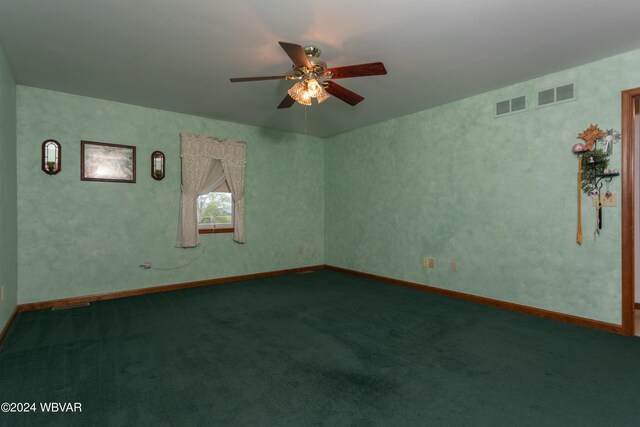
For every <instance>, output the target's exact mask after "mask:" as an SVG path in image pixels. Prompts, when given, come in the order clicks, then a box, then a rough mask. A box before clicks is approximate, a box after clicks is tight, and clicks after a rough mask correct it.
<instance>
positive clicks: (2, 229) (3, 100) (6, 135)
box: [0, 48, 18, 331]
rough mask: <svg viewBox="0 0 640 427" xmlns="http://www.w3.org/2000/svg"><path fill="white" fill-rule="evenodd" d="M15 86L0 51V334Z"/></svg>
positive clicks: (13, 191) (12, 185)
mask: <svg viewBox="0 0 640 427" xmlns="http://www.w3.org/2000/svg"><path fill="white" fill-rule="evenodd" d="M16 202H17V179H16V84H15V82H14V80H13V77H12V75H11V70H9V65H8V64H7V61H6V59H5V57H4V52H3V51H2V48H0V286H2V287H4V300H3V301H0V331H1V330H2V329H3V328H4V326H5V324H6V323H7V321H8V320H9V318H10V317H11V314H12V313H13V311H14V309H15V307H16V300H17V294H18V289H17V286H18V277H17V255H16V252H17V251H16V245H17V235H16V232H17V226H16V222H17V214H16Z"/></svg>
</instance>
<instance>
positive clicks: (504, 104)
mask: <svg viewBox="0 0 640 427" xmlns="http://www.w3.org/2000/svg"><path fill="white" fill-rule="evenodd" d="M526 109H527V97H526V96H524V95H522V96H518V97H516V98H511V99H506V100H504V101H500V102H496V117H501V116H504V115H507V114H511V113H519V112H521V111H525V110H526Z"/></svg>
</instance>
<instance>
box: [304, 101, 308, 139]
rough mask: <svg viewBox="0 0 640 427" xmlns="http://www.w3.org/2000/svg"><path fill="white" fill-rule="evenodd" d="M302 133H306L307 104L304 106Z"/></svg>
mask: <svg viewBox="0 0 640 427" xmlns="http://www.w3.org/2000/svg"><path fill="white" fill-rule="evenodd" d="M304 133H307V106H306V105H305V106H304Z"/></svg>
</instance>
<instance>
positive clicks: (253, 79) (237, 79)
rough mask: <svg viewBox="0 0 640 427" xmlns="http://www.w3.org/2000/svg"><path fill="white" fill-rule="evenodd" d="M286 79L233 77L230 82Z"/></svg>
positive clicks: (281, 78) (284, 77) (277, 77)
mask: <svg viewBox="0 0 640 427" xmlns="http://www.w3.org/2000/svg"><path fill="white" fill-rule="evenodd" d="M286 78H287V76H263V77H233V78H230V79H229V81H230V82H231V83H239V82H257V81H260V80H283V79H286Z"/></svg>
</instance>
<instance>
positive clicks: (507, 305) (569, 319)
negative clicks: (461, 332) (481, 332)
mask: <svg viewBox="0 0 640 427" xmlns="http://www.w3.org/2000/svg"><path fill="white" fill-rule="evenodd" d="M326 268H328V269H330V270H334V271H339V272H342V273H348V274H354V275H356V276H361V277H366V278H367V279H373V280H379V281H381V282H386V283H391V284H394V285H399V286H404V287H407V288H412V289H418V290H421V291H426V292H431V293H435V294H439V295H446V296H449V297H454V298H458V299H463V300H466V301H472V302H476V303H480V304H485V305H490V306H492V307H498V308H502V309H505V310H510V311H517V312H519V313H525V314H530V315H533V316H538V317H545V318H547V319H553V320H559V321H561V322H565V323H571V324H574V325H579V326H584V327H587V328H592V329H598V330H601V331H607V332H613V333H616V334H622V333H623V330H622V326H621V325H615V324H613V323H607V322H601V321H599V320H592V319H586V318H584V317H578V316H573V315H571V314H563V313H558V312H556V311H550V310H544V309H542V308H535V307H530V306H527V305H521V304H515V303H511V302H506V301H501V300H496V299H492V298H487V297H481V296H477V295H472V294H466V293H463V292H457V291H452V290H449V289H442V288H436V287H434V286H429V285H421V284H419V283H414V282H407V281H404V280H398V279H392V278H389V277H384V276H378V275H376V274H369V273H363V272H361V271H356V270H349V269H347V268H342V267H334V266H332V265H327V266H326Z"/></svg>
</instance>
